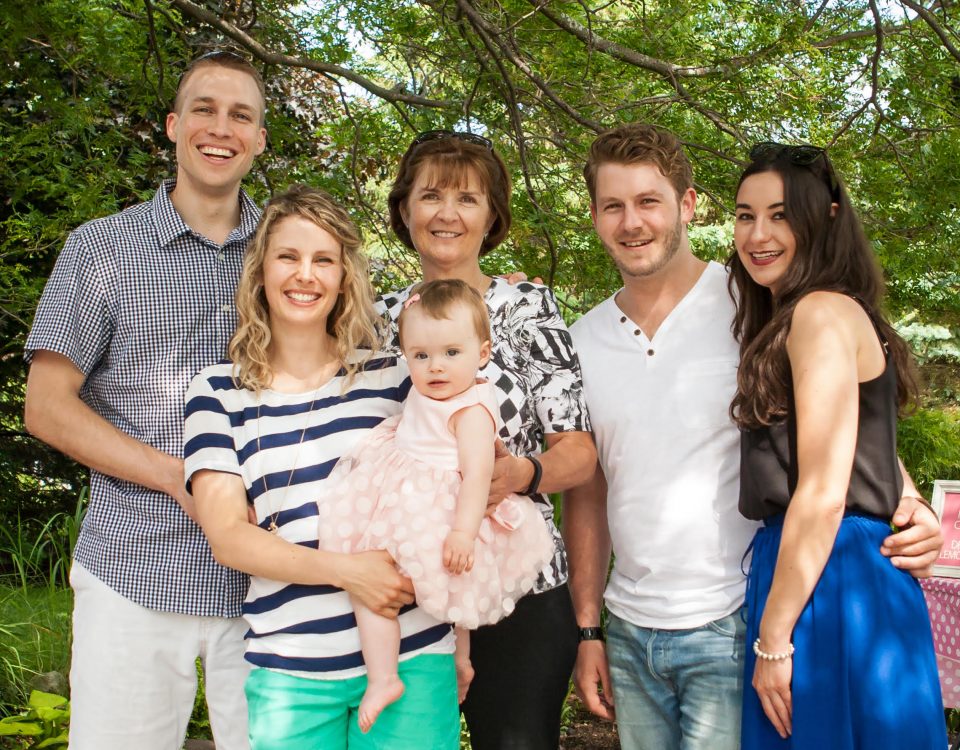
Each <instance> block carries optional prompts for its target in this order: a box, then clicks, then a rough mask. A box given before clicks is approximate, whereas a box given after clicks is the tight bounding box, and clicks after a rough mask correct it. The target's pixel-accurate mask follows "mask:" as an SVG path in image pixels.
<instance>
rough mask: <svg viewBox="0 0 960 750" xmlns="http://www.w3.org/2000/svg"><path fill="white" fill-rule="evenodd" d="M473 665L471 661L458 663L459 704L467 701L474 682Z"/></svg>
mask: <svg viewBox="0 0 960 750" xmlns="http://www.w3.org/2000/svg"><path fill="white" fill-rule="evenodd" d="M473 675H474V672H473V664H471V663H470V660H469V659H467V660H466V661H458V662H457V702H458V703H463V702H464V701H465V700H466V699H467V691H468V690H469V689H470V683H471V682H473Z"/></svg>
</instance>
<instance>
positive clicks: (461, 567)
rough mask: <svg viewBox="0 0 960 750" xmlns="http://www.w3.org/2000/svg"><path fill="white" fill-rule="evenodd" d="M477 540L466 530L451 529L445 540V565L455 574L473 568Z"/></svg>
mask: <svg viewBox="0 0 960 750" xmlns="http://www.w3.org/2000/svg"><path fill="white" fill-rule="evenodd" d="M475 542H476V540H475V539H474V537H472V536H471V535H470V534H468V533H467V532H465V531H457V530H456V529H454V530H453V531H451V532H450V533H449V534H447V538H446V539H445V540H444V541H443V566H444V567H445V568H446V569H447V570H448V571H450V572H451V573H453V574H454V575H460V574H461V573H464V572H466V571H469V570H471V569H472V568H473V548H474V543H475Z"/></svg>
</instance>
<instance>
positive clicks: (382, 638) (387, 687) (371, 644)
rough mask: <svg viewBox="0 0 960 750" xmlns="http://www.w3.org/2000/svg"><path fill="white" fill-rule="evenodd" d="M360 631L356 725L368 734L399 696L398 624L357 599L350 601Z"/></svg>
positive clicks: (400, 691) (400, 685)
mask: <svg viewBox="0 0 960 750" xmlns="http://www.w3.org/2000/svg"><path fill="white" fill-rule="evenodd" d="M350 603H351V604H352V605H353V613H354V615H356V618H357V629H358V630H359V631H360V650H361V651H362V652H363V661H364V662H365V663H366V665H367V689H366V692H364V694H363V698H362V699H361V700H360V709H359V711H358V712H357V713H358V716H357V723H358V724H359V725H360V731H361V732H369V731H370V727H372V726H373V723H374V722H375V721H376V720H377V717H378V716H379V715H380V712H381V711H383V709H385V708H386V707H387V706H389V705H390V704H391V703H393V702H394V701H395V700H398V699H399V698H400V696H401V695H403V683H402V682H401V681H400V676H399V675H398V674H397V660H398V659H399V657H400V623H398V622H397V621H396V620H391V619H389V618H387V617H381V616H380V615H378V614H376V613H375V612H373V611H372V610H370V609H368V608H367V607H366V606H365V605H364V604H363V603H361V602H360V600H359V599H355V598H354V597H352V596H351V597H350Z"/></svg>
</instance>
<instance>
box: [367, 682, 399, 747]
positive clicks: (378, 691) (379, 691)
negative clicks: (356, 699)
mask: <svg viewBox="0 0 960 750" xmlns="http://www.w3.org/2000/svg"><path fill="white" fill-rule="evenodd" d="M401 695H403V682H401V681H400V678H399V677H398V676H397V675H395V674H394V675H390V676H389V677H387V678H385V679H383V680H378V681H376V682H368V683H367V690H366V692H365V693H364V694H363V698H362V699H361V701H360V708H359V709H358V711H357V724H359V725H360V731H361V732H363V733H364V734H366V733H367V732H369V731H370V727H372V726H373V723H374V722H375V721H376V720H377V717H378V716H379V715H380V712H381V711H383V709H385V708H386V707H387V706H389V705H390V704H391V703H393V702H394V701H396V700H399V698H400V696H401Z"/></svg>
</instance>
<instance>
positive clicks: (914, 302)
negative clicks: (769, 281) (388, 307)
mask: <svg viewBox="0 0 960 750" xmlns="http://www.w3.org/2000/svg"><path fill="white" fill-rule="evenodd" d="M880 5H882V8H881V7H879V6H878V5H877V4H875V3H871V2H869V1H858V0H851V1H847V2H831V1H829V0H828V1H827V2H808V1H805V0H800V1H797V0H754V1H748V0H701V1H700V2H679V1H677V0H661V1H659V2H656V1H651V2H644V1H640V0H613V1H612V2H580V1H579V0H577V1H573V0H571V1H569V2H567V1H564V0H558V1H552V2H548V3H539V4H538V3H536V2H534V1H533V0H500V1H499V2H494V1H493V0H421V1H420V2H414V1H413V0H350V1H349V2H342V3H340V2H332V1H330V0H311V1H310V2H285V1H283V0H256V1H254V0H206V1H205V2H197V3H193V2H191V1H190V0H109V1H108V0H33V1H31V2H27V1H26V0H7V1H6V2H4V3H3V4H2V5H0V436H2V437H3V440H2V442H0V483H2V486H3V487H4V491H3V492H2V493H0V509H2V510H3V511H4V513H5V515H6V517H8V518H11V517H15V516H14V515H13V514H16V513H20V514H21V515H22V517H24V518H38V519H43V518H49V517H50V515H51V514H52V513H53V512H54V511H55V510H64V511H66V512H68V513H69V512H71V511H72V508H73V504H74V499H75V497H76V495H77V492H78V489H79V487H80V486H82V484H83V482H84V474H83V472H82V471H81V470H79V469H78V468H77V467H75V466H74V465H72V464H71V463H70V462H68V461H65V460H64V459H63V458H62V457H60V456H59V455H58V454H56V453H55V452H52V451H48V450H46V449H44V448H43V447H42V446H39V445H38V444H37V443H36V442H35V441H33V440H32V439H30V438H28V437H26V436H24V434H23V430H22V424H21V421H20V411H21V409H22V384H23V379H24V375H25V370H24V367H23V365H22V360H21V352H22V347H23V343H24V338H25V335H26V331H27V330H28V326H29V323H30V319H31V316H32V311H33V309H34V306H35V304H36V300H37V297H38V295H39V293H40V291H41V289H42V286H43V282H44V280H45V278H46V277H47V275H48V274H49V272H50V269H51V268H52V264H53V262H54V260H55V258H56V254H57V252H58V250H59V248H60V246H61V245H62V243H63V241H64V239H65V237H66V234H67V233H68V232H69V230H70V229H71V228H73V227H75V226H77V225H79V224H81V223H83V222H84V221H87V220H89V219H91V218H94V217H97V216H103V215H106V214H109V213H112V212H114V211H117V210H119V209H121V208H123V207H125V206H128V205H130V204H132V203H135V202H137V201H140V200H143V199H145V198H148V197H149V196H150V195H151V194H152V192H153V191H154V190H155V188H156V186H157V184H158V183H159V182H160V180H161V179H163V178H164V177H167V176H169V175H171V174H172V172H173V169H174V165H173V153H172V150H171V148H170V147H169V144H168V142H167V139H166V136H165V133H164V128H163V123H164V118H165V115H166V113H167V110H168V106H169V102H170V101H171V100H172V97H173V92H174V89H175V87H176V83H177V79H178V76H179V72H180V70H182V68H183V65H184V64H185V61H187V60H189V59H191V58H192V57H194V56H196V55H197V54H198V53H200V52H203V51H207V50H209V49H211V48H214V47H220V46H230V47H233V48H236V49H240V50H241V51H242V52H244V53H246V54H248V55H250V56H252V57H253V58H254V60H255V63H256V64H257V65H258V67H259V68H260V69H261V70H262V72H263V74H264V77H265V79H266V81H267V90H268V100H269V112H268V128H269V146H268V150H267V152H266V153H265V154H264V156H263V157H261V158H260V159H259V160H258V162H257V164H256V166H255V168H254V171H253V173H252V174H251V176H250V178H249V179H248V181H247V189H248V190H249V191H250V192H251V193H252V194H253V195H254V196H255V198H257V199H258V200H262V199H265V198H266V197H267V196H268V195H269V194H270V193H271V192H272V191H273V190H275V189H277V188H279V187H281V186H284V185H286V184H288V183H290V182H293V181H305V182H310V183H312V184H316V185H319V186H321V187H324V188H326V189H328V190H330V191H331V192H333V193H334V194H336V195H339V196H342V198H343V200H344V202H345V203H346V204H347V205H348V206H349V207H350V209H351V210H352V211H353V212H354V213H355V215H356V217H357V219H358V220H359V222H360V224H361V226H363V228H364V230H365V233H366V237H367V241H368V246H369V248H370V251H371V253H372V254H373V255H374V256H375V258H376V264H375V265H376V268H377V273H378V279H377V280H378V283H379V284H380V285H381V286H382V287H390V286H394V285H397V284H400V283H402V282H404V281H406V280H408V279H410V278H413V277H415V275H416V265H415V262H414V261H415V259H414V258H412V257H411V256H410V253H409V252H408V251H406V250H405V249H404V248H401V247H400V246H398V244H397V243H396V242H394V241H393V240H392V238H391V237H390V235H389V232H388V230H387V229H386V222H385V196H386V189H387V185H388V182H389V179H390V177H391V176H392V175H393V174H394V172H395V169H396V164H397V162H398V160H399V156H400V154H401V153H402V151H403V150H404V148H405V146H406V144H407V143H408V142H409V140H410V139H411V137H412V136H413V135H414V134H415V133H416V132H418V131H419V130H424V129H429V128H437V127H452V128H459V129H466V128H469V129H471V130H473V131H475V132H482V133H484V134H486V135H487V136H488V137H490V138H491V139H492V140H493V141H494V142H495V144H496V147H497V150H498V151H499V152H500V153H501V154H502V155H503V156H504V158H505V160H506V161H507V164H508V167H509V168H510V170H511V172H512V173H513V177H514V185H515V194H514V198H513V208H514V213H515V224H514V230H513V232H512V233H511V237H510V240H509V242H508V243H506V244H505V245H504V246H503V247H501V248H499V249H498V250H497V251H496V252H494V253H492V254H491V255H490V256H488V257H487V258H486V259H485V260H484V263H485V265H486V268H487V270H488V271H491V272H497V271H503V270H511V269H516V268H521V269H524V270H526V271H527V272H528V273H531V275H532V274H539V275H542V276H543V277H544V278H546V279H547V280H548V281H549V282H550V283H552V284H553V285H554V286H555V288H556V290H557V293H558V298H559V299H560V300H561V303H562V305H563V306H564V311H565V314H566V315H567V317H568V319H571V320H572V319H573V318H575V317H576V316H577V315H579V314H580V313H581V312H582V311H583V310H585V309H587V308H588V307H590V306H592V305H593V304H595V303H596V302H598V301H599V300H601V299H603V298H604V297H605V296H606V295H608V294H609V293H610V292H611V291H612V290H613V289H615V288H616V287H617V286H618V278H617V275H616V273H615V272H614V270H613V269H612V267H611V265H610V264H609V263H608V261H607V259H606V257H605V255H604V253H603V251H602V249H601V248H600V246H599V245H598V243H597V241H596V239H595V238H594V237H593V234H592V232H591V231H590V220H589V210H588V204H587V201H586V197H585V193H584V190H583V189H582V179H581V177H580V166H581V164H582V162H583V158H584V155H585V152H586V149H587V147H588V145H589V143H590V141H591V140H592V138H593V137H594V135H595V134H596V132H597V131H598V130H600V129H602V128H604V127H608V126H610V125H613V124H616V123H618V122H621V121H624V120H642V121H651V122H657V123H660V124H662V125H665V126H667V127H670V128H672V129H674V130H675V131H676V132H678V133H679V134H680V135H681V136H682V138H683V140H684V141H685V143H686V146H687V149H688V152H689V153H690V156H691V158H692V160H693V162H694V167H695V172H696V176H697V187H698V191H699V193H700V196H701V200H700V205H699V208H698V215H697V220H696V222H695V224H694V226H693V227H692V229H691V241H692V244H693V246H694V248H695V250H696V251H697V252H698V253H699V254H701V255H702V256H703V257H709V258H716V259H723V258H724V257H725V256H726V254H727V252H728V250H729V247H730V223H729V213H728V211H729V206H730V198H731V194H732V190H733V185H734V181H735V179H736V176H737V174H738V170H739V167H740V165H741V164H742V159H743V158H744V154H745V153H746V150H747V148H748V146H749V144H750V143H752V142H755V141H758V140H765V139H775V140H786V141H808V142H812V143H817V144H822V145H828V146H829V147H830V149H831V153H832V155H833V158H834V160H835V161H836V163H837V164H838V166H839V169H840V171H841V173H842V174H843V175H844V176H845V177H846V180H847V182H848V184H849V187H850V189H851V192H852V194H853V195H854V197H855V200H856V202H857V204H858V205H859V206H860V208H861V209H862V212H863V215H864V218H865V220H866V223H867V225H868V228H869V230H870V232H871V234H872V236H873V238H874V240H875V246H876V249H877V253H878V256H879V258H880V259H881V262H882V264H883V266H884V268H885V270H886V272H887V274H888V278H889V281H890V312H891V314H892V317H894V318H901V317H902V318H904V319H905V320H906V322H905V325H913V326H915V327H916V326H919V327H920V328H919V329H917V330H914V331H913V333H912V334H911V335H914V338H915V339H916V341H917V342H919V343H918V346H920V347H921V348H922V349H923V351H924V352H927V353H929V352H931V351H932V352H934V354H933V355H931V356H929V357H928V362H929V363H930V364H934V365H938V366H942V367H945V368H947V375H946V376H944V377H945V378H946V380H945V383H946V385H943V387H939V386H938V388H936V389H934V390H933V391H931V393H930V394H929V395H928V403H927V404H926V405H927V407H929V409H931V410H932V412H931V413H934V412H935V413H937V414H946V415H947V417H945V419H947V420H948V421H949V419H951V418H952V417H951V416H950V414H951V413H952V412H951V410H952V409H953V408H954V406H955V402H956V392H957V391H956V381H957V378H956V375H955V369H950V368H954V367H955V365H956V359H957V358H956V356H954V355H952V354H951V353H950V352H951V349H950V346H953V347H954V348H953V350H952V351H956V343H957V331H958V328H957V326H958V325H960V294H958V283H960V261H958V255H957V253H955V252H954V245H955V238H956V237H957V236H960V234H958V233H960V209H958V206H957V196H958V195H960V173H958V170H957V169H956V164H957V163H958V158H960V135H958V127H957V126H958V121H960V120H958V118H960V53H958V51H957V47H958V46H960V37H958V34H957V28H958V27H957V24H956V16H957V13H958V9H957V6H956V3H953V2H940V3H938V4H937V5H936V7H935V8H934V9H933V10H932V11H931V12H930V13H928V14H927V15H928V16H929V18H925V17H922V16H920V15H918V13H917V11H916V9H915V8H914V7H913V6H915V5H916V3H912V2H907V3H897V2H891V3H883V4H880ZM878 30H880V31H882V33H880V31H878ZM333 66H339V67H333ZM376 87H379V88H376ZM908 316H910V317H908ZM930 326H939V328H938V329H937V331H939V333H929V330H932V329H930ZM921 329H922V330H921ZM928 329H929V330H928ZM918 331H919V332H918ZM924 331H927V333H924ZM943 331H946V332H947V338H946V339H944V338H943V336H942V332H943ZM924 336H927V338H924ZM931 347H932V348H931ZM937 347H939V348H937ZM936 352H940V353H939V354H936ZM951 373H952V374H951ZM951 383H952V384H953V385H951ZM923 419H927V418H926V417H924V418H923ZM937 419H938V417H930V418H929V419H927V421H925V422H923V428H922V430H919V431H918V432H917V434H918V435H923V434H928V433H929V432H930V431H934V430H941V432H943V431H944V430H946V432H943V434H945V435H947V436H950V435H953V434H955V433H951V432H950V431H949V429H948V428H946V427H943V425H942V424H940V423H937V424H939V425H940V426H939V427H938V426H937V425H936V424H934V422H936V420H937ZM918 424H919V423H918ZM943 424H946V423H943ZM941 428H942V429H941ZM951 429H952V428H951ZM907 431H908V432H909V428H908V429H907ZM937 434H940V433H937ZM950 439H952V438H950ZM944 441H945V442H944ZM944 441H940V442H941V443H943V444H944V445H947V444H948V443H949V442H950V440H949V439H947V438H944ZM934 444H939V443H937V441H932V442H931V443H930V446H933V445H934ZM912 445H915V446H916V445H919V443H917V442H916V441H914V443H912ZM923 450H927V448H924V449H923ZM929 450H934V448H933V447H929ZM937 450H939V449H937ZM948 453H949V452H948ZM911 455H912V454H911ZM938 455H940V454H939V453H938ZM943 455H947V453H944V454H943ZM915 460H916V462H917V463H916V465H915V467H911V468H916V469H917V470H920V471H922V472H926V470H925V469H923V470H921V469H920V464H921V463H922V461H923V460H925V459H924V456H923V455H918V457H917V458H916V459H915ZM950 461H953V459H950ZM950 461H947V463H946V464H943V465H938V466H937V468H936V469H932V468H931V469H930V471H931V472H933V473H932V474H931V476H934V477H935V475H936V472H944V476H946V475H951V476H960V466H958V465H957V464H956V463H951V462H950ZM924 476H926V473H924ZM2 567H3V561H2V560H0V568H2Z"/></svg>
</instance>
